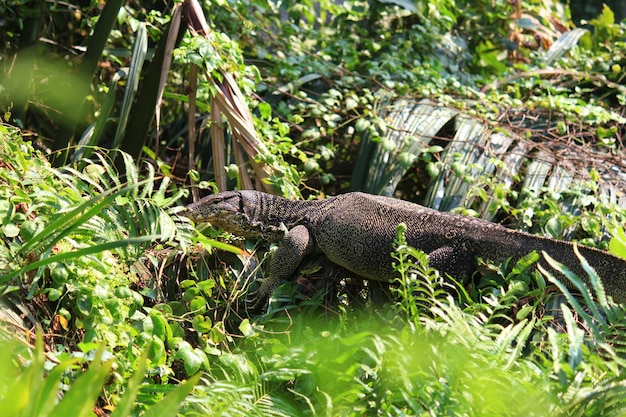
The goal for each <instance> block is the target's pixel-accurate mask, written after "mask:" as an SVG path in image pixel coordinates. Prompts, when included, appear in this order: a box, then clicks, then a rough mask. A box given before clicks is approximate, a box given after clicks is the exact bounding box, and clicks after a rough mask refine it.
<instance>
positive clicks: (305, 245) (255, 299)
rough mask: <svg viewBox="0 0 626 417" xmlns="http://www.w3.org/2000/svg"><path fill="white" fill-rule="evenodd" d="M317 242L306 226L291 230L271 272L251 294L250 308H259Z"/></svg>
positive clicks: (280, 247)
mask: <svg viewBox="0 0 626 417" xmlns="http://www.w3.org/2000/svg"><path fill="white" fill-rule="evenodd" d="M314 248H315V244H314V242H313V238H312V237H311V234H310V233H309V230H308V229H307V228H306V226H303V225H298V226H296V227H294V228H293V229H291V230H289V231H288V232H287V233H286V234H285V237H284V238H283V240H282V241H281V242H280V243H279V245H278V249H276V252H274V255H273V256H272V259H271V261H270V274H269V276H268V277H267V278H266V279H264V280H263V282H262V283H261V286H260V287H259V289H258V290H257V291H255V292H254V293H253V294H251V296H252V299H251V300H250V309H252V310H259V309H260V308H262V307H264V306H265V304H266V303H267V300H268V298H269V296H270V295H271V294H272V292H273V291H274V290H275V289H276V288H277V287H278V286H279V285H280V283H281V282H282V281H284V280H286V279H287V278H289V277H290V276H291V274H293V273H294V271H295V270H296V268H297V267H298V265H299V264H300V262H301V261H302V259H303V258H304V257H305V256H306V255H309V254H310V253H312V252H313V251H314Z"/></svg>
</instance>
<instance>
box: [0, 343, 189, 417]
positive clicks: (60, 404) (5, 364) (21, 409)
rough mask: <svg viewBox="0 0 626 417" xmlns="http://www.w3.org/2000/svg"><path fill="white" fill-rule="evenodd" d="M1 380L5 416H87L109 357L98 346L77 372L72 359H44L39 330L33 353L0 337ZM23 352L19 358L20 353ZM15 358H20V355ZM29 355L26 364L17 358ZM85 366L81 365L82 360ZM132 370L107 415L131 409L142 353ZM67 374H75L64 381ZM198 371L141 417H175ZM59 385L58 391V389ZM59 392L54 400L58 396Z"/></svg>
mask: <svg viewBox="0 0 626 417" xmlns="http://www.w3.org/2000/svg"><path fill="white" fill-rule="evenodd" d="M0 346H2V349H0V352H2V356H3V358H2V361H0V366H1V370H2V372H0V374H1V375H2V376H3V378H2V379H1V380H0V406H2V410H3V412H4V413H6V415H11V416H15V417H22V416H24V417H27V416H38V417H61V416H70V415H71V416H76V417H82V416H85V417H87V416H92V415H93V410H94V407H95V405H96V402H97V400H98V397H99V395H100V391H101V389H102V386H103V385H104V383H105V380H106V378H107V377H109V375H110V373H111V370H112V369H113V365H114V360H113V359H107V360H104V359H103V358H104V357H105V351H104V350H103V349H99V350H98V351H97V353H95V356H94V357H93V358H92V359H91V360H90V361H89V363H88V366H89V368H88V369H87V370H81V368H80V362H83V361H79V360H78V359H77V358H65V359H63V360H61V361H60V363H57V364H54V365H52V364H50V363H49V362H46V356H45V354H44V349H43V342H42V337H41V334H38V335H37V339H36V345H35V350H34V352H32V353H31V352H29V351H28V349H27V348H26V347H25V346H24V344H23V343H22V342H19V341H17V340H15V339H11V340H2V341H0ZM24 354H25V355H26V356H21V355H24ZM20 356H21V357H20ZM25 358H29V362H28V364H25V365H24V364H22V365H20V364H19V362H20V360H24V359H25ZM84 362H85V365H87V363H86V361H84ZM137 364H138V369H137V371H136V372H135V374H134V375H133V377H132V378H131V380H130V381H129V383H128V387H127V390H126V391H125V394H124V395H123V397H122V398H121V400H120V402H119V404H118V406H117V407H116V408H115V410H114V411H113V413H112V414H111V416H112V417H125V416H128V415H130V412H131V411H132V410H133V407H134V401H135V398H136V396H137V393H138V391H139V387H140V385H141V381H142V379H143V377H144V374H143V373H144V372H145V368H146V357H145V356H144V357H142V358H141V359H140V360H138V361H137ZM70 374H75V375H78V376H77V377H76V378H75V379H74V381H73V382H71V383H69V384H68V383H67V381H68V380H69V379H70ZM199 377H200V376H199V375H197V376H195V377H194V378H191V379H190V380H189V381H187V382H186V383H185V384H183V385H181V386H179V387H177V388H173V389H172V390H171V391H170V392H169V393H168V395H167V396H166V397H165V398H164V399H162V400H161V401H159V402H158V403H157V404H155V405H153V406H152V407H150V408H149V409H148V410H147V411H145V412H144V413H142V415H143V416H145V417H150V416H152V417H166V416H175V415H176V414H177V412H178V409H179V408H180V406H181V405H182V402H183V400H184V399H185V397H186V396H187V395H188V394H189V392H191V390H192V389H193V387H194V386H195V385H196V384H197V382H198V380H199ZM61 386H63V389H62V390H60V389H59V388H60V387H61ZM59 395H61V399H60V401H59V400H58V398H57V397H58V396H59Z"/></svg>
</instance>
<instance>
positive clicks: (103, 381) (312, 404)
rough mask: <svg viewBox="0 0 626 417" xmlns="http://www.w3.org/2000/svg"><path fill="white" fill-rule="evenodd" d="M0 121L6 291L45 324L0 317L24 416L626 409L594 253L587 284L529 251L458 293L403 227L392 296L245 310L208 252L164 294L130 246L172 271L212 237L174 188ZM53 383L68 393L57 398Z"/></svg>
mask: <svg viewBox="0 0 626 417" xmlns="http://www.w3.org/2000/svg"><path fill="white" fill-rule="evenodd" d="M1 133H2V135H3V136H4V138H5V140H3V142H2V152H3V158H2V160H6V159H5V156H8V155H11V156H12V157H13V158H12V160H14V161H16V163H15V164H14V165H13V166H8V165H6V164H5V165H3V166H2V167H1V169H0V178H1V180H2V182H3V187H2V189H3V198H2V202H3V203H2V204H3V207H4V214H3V217H2V218H3V227H2V233H3V246H2V251H3V253H4V255H3V256H4V265H3V267H2V270H3V275H2V277H3V278H2V291H3V298H4V299H5V300H7V301H9V302H13V303H16V305H17V304H19V305H21V306H22V307H23V308H26V309H32V311H33V312H34V314H35V316H36V317H35V319H36V321H35V322H31V323H25V324H24V325H25V326H28V327H32V328H33V329H34V328H40V329H41V333H42V337H35V336H34V335H32V336H30V337H26V339H25V340H17V339H14V338H13V336H14V334H15V329H16V328H15V327H9V326H8V325H5V326H2V329H3V331H2V333H1V335H2V342H0V343H1V344H2V346H3V349H2V352H3V357H4V360H3V362H2V363H3V364H5V366H6V367H5V368H3V369H4V370H3V372H2V373H0V374H1V375H2V377H1V378H0V387H1V389H0V403H1V404H9V403H10V404H11V407H12V408H11V409H12V410H15V414H14V415H31V414H29V413H31V412H32V410H41V409H43V408H46V407H47V408H46V409H48V410H50V411H49V413H48V414H41V413H39V414H38V415H67V414H63V413H66V412H69V413H71V414H72V415H90V414H89V413H90V412H91V410H92V409H93V407H94V402H95V407H96V409H99V410H101V412H104V413H113V414H112V415H140V414H141V415H174V414H176V412H177V411H176V410H177V409H178V407H180V409H179V411H178V415H188V416H193V415H224V416H228V415H250V416H252V415H257V416H267V415H272V416H299V415H301V416H307V415H316V416H317V415H327V416H334V415H347V416H350V415H352V416H361V415H424V414H425V413H427V414H431V415H459V416H462V415H467V416H470V415H471V416H492V415H502V416H515V415H520V416H522V415H523V416H530V415H537V416H543V415H589V416H592V415H603V416H619V415H623V414H624V412H625V411H626V400H625V398H626V395H624V391H625V390H626V385H624V380H625V378H624V377H625V376H626V375H625V371H624V369H625V365H626V362H625V361H626V359H625V356H624V351H625V349H624V348H625V346H624V342H623V340H625V339H624V338H625V336H626V325H625V323H626V321H625V314H626V312H625V310H624V308H623V307H621V306H617V305H616V304H614V303H613V302H612V301H610V300H608V299H606V297H605V296H604V293H603V289H602V286H601V283H600V281H599V280H598V279H597V277H596V276H595V275H594V272H593V271H592V270H590V269H589V268H587V271H588V274H589V276H590V282H592V283H594V284H593V285H592V286H591V288H588V287H586V286H585V285H584V284H583V283H582V282H581V281H580V279H578V278H577V277H574V276H569V279H570V280H571V281H572V285H573V286H574V287H577V288H578V290H579V291H580V292H582V295H583V296H582V298H581V297H575V296H573V295H572V294H571V293H570V292H569V290H568V289H567V287H565V286H563V285H562V284H560V283H559V282H558V281H556V280H554V279H553V278H552V277H550V275H549V274H547V273H544V274H539V273H533V274H530V275H529V273H528V272H527V265H528V263H529V262H532V261H533V260H534V259H536V258H534V259H533V258H532V257H530V258H528V259H523V260H521V261H520V262H519V263H518V264H517V265H511V266H510V267H509V271H511V272H510V273H508V274H507V272H506V270H505V269H506V266H504V267H503V269H502V271H501V275H500V276H499V278H497V279H496V278H493V279H492V280H491V281H488V282H487V283H483V284H482V285H483V287H482V288H480V290H476V291H473V290H470V291H465V290H464V289H463V287H462V286H460V285H459V284H457V283H452V282H449V281H447V280H443V279H442V278H441V277H440V276H439V275H438V273H437V272H436V271H435V270H433V269H431V268H428V267H427V266H425V265H426V263H427V261H426V257H425V255H424V254H423V253H420V252H419V251H416V250H415V249H413V248H410V247H407V246H406V244H405V242H404V240H403V235H402V233H401V231H400V232H399V234H398V238H397V243H398V249H397V251H396V253H395V255H394V259H395V262H396V267H397V269H398V272H399V279H398V280H397V281H396V282H394V283H392V287H391V289H392V291H391V294H392V297H391V299H390V301H387V302H384V303H382V304H381V303H376V302H374V301H372V300H367V301H366V303H365V308H363V307H361V306H360V305H361V304H358V303H353V302H352V300H350V299H344V300H343V301H342V302H340V303H339V305H338V307H337V308H336V309H334V310H329V309H323V308H322V305H321V301H319V300H321V299H322V298H318V299H317V300H318V301H312V302H308V303H301V302H294V301H290V299H289V298H288V297H287V298H285V297H283V298H281V301H282V302H283V304H281V305H280V308H279V307H276V308H274V309H273V310H272V312H270V313H268V314H265V315H263V316H260V317H256V318H248V317H245V316H244V311H243V310H238V309H237V303H236V300H237V299H238V298H239V297H240V296H239V293H238V292H237V291H238V290H237V285H236V284H235V283H234V282H232V280H230V277H229V275H228V274H225V273H221V274H217V270H215V269H212V268H208V265H207V266H206V268H207V269H205V267H199V266H200V265H201V263H198V264H197V265H196V266H195V268H189V272H188V273H193V274H195V275H190V277H194V276H195V279H194V280H186V281H179V282H180V287H178V289H177V290H175V291H174V293H171V294H169V295H167V294H166V295H160V296H157V294H156V293H157V291H158V290H160V289H161V290H162V288H159V285H166V284H167V283H163V282H162V283H161V284H155V283H152V284H147V283H145V282H143V281H142V280H141V279H140V278H139V277H140V275H141V274H139V273H137V269H136V268H139V266H138V265H137V262H136V261H137V260H138V259H143V258H145V257H146V256H147V257H148V258H149V259H151V261H150V262H152V263H153V264H155V265H157V266H159V268H161V270H162V272H163V274H164V275H163V280H165V281H166V280H167V275H168V272H167V271H166V269H167V268H169V267H171V268H173V270H174V271H177V272H175V273H176V274H177V276H178V277H181V273H184V272H183V271H184V270H185V267H184V266H183V265H184V263H185V262H183V263H181V264H178V266H175V265H174V266H172V258H173V257H174V258H175V257H176V256H175V254H176V253H180V254H182V253H183V251H184V252H188V253H189V254H192V253H193V251H192V248H194V247H195V245H196V244H197V243H198V242H199V241H202V242H204V243H206V244H211V243H214V244H215V245H218V242H216V241H213V240H210V239H208V238H202V237H198V236H197V235H195V234H194V233H195V232H193V231H192V229H191V228H189V225H188V224H187V223H185V222H184V221H182V220H179V219H178V218H177V217H176V216H175V215H173V214H172V213H173V211H172V210H170V209H168V207H171V206H173V204H174V201H173V200H172V199H173V198H174V196H176V195H177V192H178V191H176V189H175V188H173V187H172V185H168V184H166V185H163V186H162V187H160V188H157V189H155V190H152V189H151V188H149V189H148V190H146V188H145V187H146V185H145V183H141V182H133V179H132V172H131V173H130V174H131V175H130V176H127V179H126V180H124V181H122V180H121V179H120V178H119V176H118V175H117V174H114V172H113V171H109V170H108V169H109V168H110V166H109V165H108V164H107V163H106V160H105V159H102V158H100V159H97V160H96V162H92V163H89V164H87V165H85V168H88V170H95V171H96V172H100V173H101V175H100V176H99V177H98V178H97V180H96V179H94V178H93V177H86V176H85V175H86V174H84V171H83V172H81V171H72V172H73V174H74V175H73V176H72V177H71V178H70V177H68V176H66V175H65V174H64V173H65V172H69V171H67V170H57V169H54V168H51V167H50V166H49V165H48V164H47V163H46V161H45V159H43V158H42V157H41V155H40V154H39V153H38V152H36V151H35V150H33V149H32V147H31V145H30V144H28V143H27V142H23V141H22V140H21V139H20V138H19V132H18V131H12V130H10V129H6V128H5V127H2V132H1ZM129 165H132V164H129ZM148 171H149V170H148ZM149 172H150V171H149ZM17 177H20V178H22V180H21V181H15V180H14V178H17ZM129 177H130V178H129ZM35 178H36V179H37V181H34V180H32V179H35ZM109 181H110V182H109ZM103 184H107V186H103ZM133 193H134V194H133ZM110 195H113V196H114V197H112V198H108V196H110ZM42 196H43V197H45V198H43V197H42ZM131 196H133V198H129V197H131ZM62 203H63V204H62ZM7 208H8V209H7ZM90 208H97V210H90ZM70 215H71V217H70ZM139 217H142V219H141V220H140V219H139ZM158 219H160V220H158ZM107 222H112V223H114V224H115V226H116V227H115V228H114V230H109V229H108V228H107V227H106V223H107ZM31 223H34V224H37V227H33V226H32V225H31ZM50 225H55V227H51V226H50ZM166 225H171V226H168V227H170V228H169V229H168V228H167V227H165V226H166ZM168 230H170V232H169V233H166V232H167V231H168ZM27 236H40V237H39V238H38V239H36V240H35V241H34V242H33V240H32V239H30V240H28V239H26V237H27ZM141 236H150V237H151V238H153V237H154V236H158V242H160V243H158V244H157V246H156V247H154V248H152V249H151V250H150V251H146V248H145V247H142V246H141V245H142V244H143V241H141V240H133V238H134V237H141ZM103 241H107V242H112V243H115V242H119V244H118V243H116V244H112V245H111V246H103ZM31 242H32V243H31ZM122 242H123V243H124V244H122ZM26 243H29V244H30V245H31V247H32V248H34V249H32V250H28V251H27V252H26V251H25V250H24V249H23V248H24V246H25V245H26ZM222 245H223V244H222ZM174 247H176V248H177V249H176V250H174ZM223 248H229V247H228V246H223ZM181 249H182V251H181V252H178V251H179V250H181ZM231 249H232V250H233V251H234V252H235V253H236V254H233V256H241V253H242V252H241V251H238V250H237V249H236V248H231ZM22 253H24V255H23V256H22V255H20V254H22ZM194 259H196V260H194V261H193V262H194V263H195V262H197V258H194ZM207 259H208V258H207ZM581 262H584V260H583V259H581ZM60 265H61V266H60ZM233 265H234V263H233ZM190 266H191V265H190ZM556 267H557V268H560V267H558V266H556ZM139 269H140V268H139ZM211 271H213V272H211ZM233 272H237V271H233ZM207 274H208V275H207ZM238 274H240V275H241V274H242V272H241V271H239V272H238ZM292 285H293V284H285V285H284V286H292ZM555 286H557V287H558V288H559V289H558V291H555V290H554V288H555ZM549 287H551V288H553V289H552V290H550V291H549V290H548V288H549ZM531 289H532V291H531ZM18 295H19V297H18ZM19 333H21V334H23V335H28V334H29V333H28V331H27V329H25V328H22V329H21V330H20V331H19ZM29 343H33V345H34V348H33V347H31V346H30V345H29ZM44 352H45V355H44ZM193 375H196V377H193V378H192V376H193ZM187 379H190V382H189V383H188V384H185V385H181V388H180V389H178V390H174V386H175V385H176V384H177V383H182V382H183V381H185V380H187ZM14 382H16V383H17V385H15V386H13V385H11V384H13V383H14ZM59 382H61V384H59ZM192 385H193V386H194V388H193V389H192V388H191V387H192ZM10 386H12V387H13V388H9V387H10ZM100 387H102V388H100ZM59 391H60V392H62V393H63V397H64V398H66V399H67V400H61V401H60V402H57V401H58V400H57V399H56V398H57V397H56V396H57V393H58V392H59ZM16 392H19V393H20V396H19V401H13V399H14V398H17V397H14V394H12V393H16ZM187 392H190V394H189V395H188V396H187V397H186V400H185V401H183V400H182V399H183V397H184V396H185V395H186V393H187ZM168 393H169V394H168ZM15 395H17V394H15ZM160 401H162V402H160ZM44 406H45V407H44ZM42 407H43V408H42ZM50 407H52V408H50ZM3 409H5V408H4V407H3ZM68 410H70V411H68ZM81 410H82V411H81ZM116 410H117V414H115V413H116ZM121 410H125V411H121ZM122 413H128V414H122ZM168 413H169V414H168Z"/></svg>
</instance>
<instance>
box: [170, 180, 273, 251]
mask: <svg viewBox="0 0 626 417" xmlns="http://www.w3.org/2000/svg"><path fill="white" fill-rule="evenodd" d="M257 196H258V193H257V192H256V191H225V192H222V193H218V194H213V195H209V196H207V197H204V198H203V199H201V200H199V201H197V202H195V203H192V204H189V205H188V206H186V207H185V210H183V211H182V212H180V213H178V214H179V215H181V216H184V217H187V218H189V219H190V220H192V221H193V222H194V223H210V224H211V226H213V227H217V228H220V229H222V230H225V231H227V232H230V233H232V234H234V235H237V236H243V237H249V238H259V237H267V236H265V235H266V234H268V233H269V231H264V230H262V229H263V224H262V223H260V222H258V221H256V220H255V215H254V208H255V204H256V201H257ZM279 232H280V233H282V230H280V231H279ZM274 240H275V238H274Z"/></svg>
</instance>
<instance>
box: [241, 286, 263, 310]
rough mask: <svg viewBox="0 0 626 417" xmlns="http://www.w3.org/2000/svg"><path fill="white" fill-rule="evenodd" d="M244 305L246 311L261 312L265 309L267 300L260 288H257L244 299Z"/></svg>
mask: <svg viewBox="0 0 626 417" xmlns="http://www.w3.org/2000/svg"><path fill="white" fill-rule="evenodd" d="M245 303H246V310H249V311H252V312H263V311H264V310H265V309H266V308H267V305H268V303H269V299H268V297H266V296H265V295H264V294H263V293H262V292H261V288H259V289H258V290H256V291H254V292H252V293H250V294H249V295H248V297H246V300H245Z"/></svg>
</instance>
